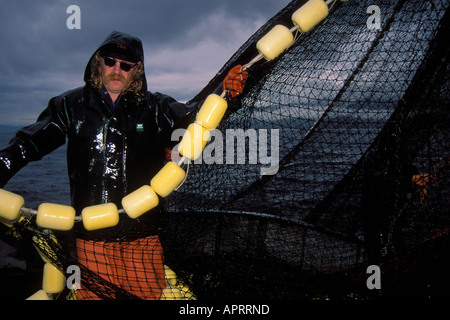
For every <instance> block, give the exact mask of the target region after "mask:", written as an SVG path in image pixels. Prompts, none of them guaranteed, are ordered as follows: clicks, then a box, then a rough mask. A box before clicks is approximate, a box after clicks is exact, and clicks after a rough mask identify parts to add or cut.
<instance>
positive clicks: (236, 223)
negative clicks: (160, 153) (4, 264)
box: [22, 0, 450, 300]
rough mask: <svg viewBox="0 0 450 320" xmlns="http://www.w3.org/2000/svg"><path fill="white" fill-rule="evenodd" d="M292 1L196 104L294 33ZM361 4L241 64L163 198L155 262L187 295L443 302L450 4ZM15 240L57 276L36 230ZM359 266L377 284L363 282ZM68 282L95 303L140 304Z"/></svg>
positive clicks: (48, 241) (91, 278) (96, 284)
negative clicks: (273, 35) (207, 131)
mask: <svg viewBox="0 0 450 320" xmlns="http://www.w3.org/2000/svg"><path fill="white" fill-rule="evenodd" d="M305 2H306V1H303V0H298V1H297V0H296V1H292V2H291V3H290V4H289V5H288V6H287V7H285V8H284V9H283V10H281V11H280V12H279V13H278V14H277V15H276V16H275V17H273V18H272V19H271V20H269V21H268V22H267V23H266V24H265V25H264V26H263V27H261V29H260V30H258V31H257V32H256V33H255V34H254V35H253V36H252V37H251V38H250V39H249V40H248V41H247V42H246V43H245V44H244V45H243V46H242V47H241V48H240V49H239V50H238V52H236V53H235V54H234V55H233V56H232V57H231V59H230V60H229V61H228V62H227V63H226V64H225V65H224V66H223V68H222V69H221V70H220V71H219V72H218V74H217V75H216V76H215V77H214V78H213V79H212V80H211V81H210V83H209V84H208V85H207V86H206V87H205V88H204V90H202V91H201V92H200V93H199V94H198V95H197V96H196V97H195V98H194V100H198V101H200V100H203V99H205V98H206V97H207V95H208V94H210V93H211V92H213V91H214V89H215V88H217V86H218V85H219V84H220V83H221V81H222V80H223V78H224V76H225V75H226V74H227V72H228V71H229V70H230V69H231V68H232V67H234V66H235V65H237V64H242V65H244V64H246V63H248V62H249V61H251V60H252V59H253V58H254V57H255V56H257V55H258V51H257V49H256V46H255V44H256V42H257V41H258V40H259V39H260V38H261V37H262V36H263V35H264V34H266V33H267V32H268V31H270V30H271V29H272V28H273V27H274V26H275V25H277V24H282V25H285V26H288V27H290V26H292V21H291V15H292V14H293V13H294V12H295V11H296V10H297V9H298V8H299V7H300V6H301V5H303V4H304V3H305ZM373 4H374V2H373V1H364V0H361V1H347V2H341V1H336V2H334V3H333V4H332V6H331V9H330V13H329V16H328V17H327V18H326V19H325V20H324V21H323V22H322V23H321V24H320V25H318V26H316V27H315V28H314V29H313V30H311V31H310V32H308V33H305V34H301V35H297V36H298V39H297V40H296V42H295V44H294V45H292V46H291V47H290V48H289V49H288V50H287V51H286V52H284V53H283V54H282V55H281V56H279V57H278V58H277V59H275V60H273V61H266V60H263V61H260V62H259V63H256V64H254V65H252V66H251V67H250V68H249V69H248V72H249V74H250V76H249V78H248V81H247V86H246V88H245V91H244V94H242V95H241V96H239V97H238V98H236V99H233V100H232V101H230V103H229V106H228V109H227V113H226V115H225V117H224V119H223V121H222V122H221V124H220V125H219V127H218V128H217V131H216V132H215V134H214V135H213V139H212V141H211V142H210V144H209V147H208V146H207V147H206V149H205V152H204V153H203V158H202V159H200V160H199V161H194V162H193V163H191V164H190V166H189V174H188V177H187V179H186V181H185V182H184V184H183V185H182V186H181V187H180V188H179V189H178V190H177V192H174V193H173V194H171V195H170V196H169V197H168V198H167V199H166V200H167V201H166V203H165V212H164V214H162V215H161V218H160V219H159V222H158V225H157V229H158V230H159V231H158V234H159V237H160V239H161V242H162V246H163V248H164V258H165V261H164V263H165V264H166V266H167V267H170V268H171V269H172V270H173V271H175V273H176V274H177V276H178V281H179V282H182V283H183V285H185V286H186V287H188V288H189V290H191V291H192V292H194V293H195V297H196V298H197V299H201V300H207V299H224V298H252V299H322V298H338V299H371V298H372V299H373V298H390V297H398V298H407V297H416V298H417V297H419V298H421V297H422V298H429V297H444V296H449V292H448V288H446V283H448V278H449V276H448V274H449V271H450V270H449V267H448V266H446V264H445V263H443V261H446V260H447V259H448V255H449V254H448V250H447V249H446V248H448V244H449V233H450V216H449V212H448V208H449V198H450V197H449V183H448V181H449V168H448V161H449V144H450V142H449V135H448V133H449V131H448V124H449V123H450V122H449V119H448V118H449V115H448V114H449V113H448V110H449V100H450V99H449V98H450V90H449V88H450V79H449V77H450V72H449V71H450V70H449V68H450V67H449V61H450V60H449V58H450V56H449V46H448V44H447V42H448V39H447V38H446V35H448V34H449V31H450V30H449V28H450V24H449V22H450V21H449V18H450V17H449V14H450V12H449V10H448V7H449V4H450V3H449V1H448V0H428V1H422V0H409V1H405V0H397V1H394V0H379V1H376V3H375V4H376V8H373V6H372V5H373ZM371 6H372V7H371ZM369 7H371V8H372V9H370V10H368V8H369ZM377 8H378V9H379V14H380V15H379V22H380V24H379V26H378V25H376V24H375V23H374V20H373V19H372V18H373V17H374V16H373V15H374V14H376V9H377ZM373 10H375V11H373ZM371 19H372V20H371ZM27 230H30V228H27V227H26V225H25V227H24V228H23V230H22V234H23V236H24V237H27V236H26V235H27V234H28V233H30V232H29V231H27ZM33 237H34V238H33ZM28 238H29V239H30V240H31V241H33V239H34V243H35V244H36V243H38V244H41V246H40V247H41V250H44V251H49V252H54V254H50V256H51V257H53V259H52V262H53V263H55V264H57V265H59V266H60V267H61V269H62V270H65V269H66V268H67V266H69V265H73V264H77V260H76V258H75V257H73V256H72V255H68V254H67V251H65V250H62V249H58V248H60V247H59V245H58V244H55V242H54V241H53V240H52V239H53V238H52V236H51V235H49V234H48V233H45V232H38V231H36V230H35V229H33V231H32V232H31V233H30V234H29V235H28ZM57 238H58V236H57ZM37 239H39V240H37ZM58 239H60V238H58ZM60 242H61V243H64V236H62V238H61V240H60ZM68 242H70V241H68ZM49 248H52V249H49ZM69 251H70V250H69ZM371 265H376V266H378V267H379V268H380V270H381V279H382V287H381V289H372V290H371V288H369V286H368V284H367V281H366V280H367V279H368V277H369V275H370V274H368V273H367V268H368V267H369V266H371ZM81 273H82V275H83V282H82V285H83V286H85V287H87V288H89V290H91V291H93V292H96V294H97V295H98V296H99V297H101V298H103V299H108V298H112V299H134V298H137V297H136V296H135V295H133V294H132V293H130V292H129V291H126V290H124V289H123V288H120V287H118V286H115V285H114V284H112V283H110V282H108V281H107V280H105V279H104V278H102V277H99V276H98V275H97V274H95V273H94V272H92V271H90V270H89V269H86V270H85V269H84V268H83V266H81Z"/></svg>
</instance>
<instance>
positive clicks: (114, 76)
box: [104, 74, 128, 85]
mask: <svg viewBox="0 0 450 320" xmlns="http://www.w3.org/2000/svg"><path fill="white" fill-rule="evenodd" d="M110 81H120V82H122V83H123V84H124V85H127V84H128V81H127V80H126V79H125V78H124V77H123V76H122V75H120V74H109V75H107V76H106V77H105V79H104V82H105V83H108V82H110Z"/></svg>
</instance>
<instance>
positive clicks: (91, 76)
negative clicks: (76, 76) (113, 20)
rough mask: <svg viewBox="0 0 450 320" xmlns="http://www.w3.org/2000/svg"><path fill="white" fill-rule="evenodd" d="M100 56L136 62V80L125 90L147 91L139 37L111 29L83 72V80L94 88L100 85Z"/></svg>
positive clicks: (142, 52) (138, 92)
mask: <svg viewBox="0 0 450 320" xmlns="http://www.w3.org/2000/svg"><path fill="white" fill-rule="evenodd" d="M101 57H110V58H114V59H119V60H125V61H128V62H131V63H133V64H134V63H135V64H137V66H138V72H137V73H136V81H134V82H132V83H131V84H130V86H129V87H128V89H127V91H133V92H134V93H136V94H140V93H143V92H145V91H147V81H146V77H145V72H144V50H143V47H142V42H141V40H140V39H139V38H136V37H133V36H130V35H128V34H125V33H121V32H118V31H113V32H112V33H111V34H110V35H109V36H108V37H107V38H106V39H105V41H103V43H102V44H101V45H100V46H99V47H98V49H97V50H96V51H95V52H94V54H93V55H92V57H91V59H90V60H89V62H88V64H87V66H86V70H85V73H84V81H85V82H86V83H88V84H90V85H92V86H93V87H95V88H98V87H101V85H102V83H101V79H100V78H101V76H100V74H99V59H100V58H101Z"/></svg>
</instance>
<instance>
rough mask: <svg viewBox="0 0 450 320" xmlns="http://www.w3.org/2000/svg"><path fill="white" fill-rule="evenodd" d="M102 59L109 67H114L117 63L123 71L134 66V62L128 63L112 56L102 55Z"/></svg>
mask: <svg viewBox="0 0 450 320" xmlns="http://www.w3.org/2000/svg"><path fill="white" fill-rule="evenodd" d="M103 60H104V62H105V65H106V66H107V67H110V68H112V67H114V66H115V65H116V63H119V65H120V69H122V70H123V71H125V72H128V71H130V70H131V69H132V68H134V67H135V66H136V63H135V64H130V63H126V62H122V61H118V60H116V59H114V58H110V57H103Z"/></svg>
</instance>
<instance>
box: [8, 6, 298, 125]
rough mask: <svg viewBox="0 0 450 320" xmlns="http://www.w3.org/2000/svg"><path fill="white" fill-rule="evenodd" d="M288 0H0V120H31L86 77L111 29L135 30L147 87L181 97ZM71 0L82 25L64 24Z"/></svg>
mask: <svg viewBox="0 0 450 320" xmlns="http://www.w3.org/2000/svg"><path fill="white" fill-rule="evenodd" d="M289 2H290V0H222V1H217V0H195V1H194V0H193V1H180V0H165V1H155V0H150V1H148V0H130V1H117V0H108V1H107V0H101V1H92V0H89V1H85V0H83V1H81V0H80V1H75V0H59V1H57V0H54V1H26V2H23V1H17V0H2V2H1V3H0V41H1V49H0V50H1V51H0V71H1V72H0V124H3V125H27V124H30V123H32V122H34V121H35V120H36V118H37V116H38V115H39V113H40V112H41V111H42V110H43V109H44V108H45V106H46V105H47V103H48V100H49V99H50V98H51V97H53V96H56V95H59V94H61V93H63V92H65V91H67V90H70V89H73V88H76V87H80V86H82V85H84V82H83V73H84V69H85V66H86V63H87V61H88V59H89V58H90V56H91V55H92V53H93V52H94V51H95V49H96V48H97V47H98V45H99V44H100V43H101V42H102V41H103V40H104V38H106V36H107V35H108V34H109V33H110V32H111V31H113V30H117V31H121V32H126V33H129V34H131V35H134V36H137V37H139V38H141V40H142V41H143V44H144V51H145V69H146V73H147V81H148V84H149V90H150V91H159V92H163V93H166V94H169V95H171V96H173V97H174V98H175V99H177V100H180V101H185V100H188V99H190V98H192V97H193V96H195V94H196V93H198V92H199V91H200V90H201V89H202V88H203V87H204V86H205V85H206V84H207V83H208V82H209V80H210V79H211V78H212V77H213V76H214V75H215V74H216V73H217V72H218V71H219V69H220V68H221V67H222V66H223V65H224V64H225V62H226V61H227V60H228V59H229V58H230V57H231V56H232V54H233V53H234V52H236V50H238V49H239V47H240V46H241V45H242V44H243V43H244V42H245V41H246V40H247V39H248V38H249V37H250V36H251V35H252V34H253V33H254V32H255V31H256V30H257V29H258V28H259V27H261V26H262V25H263V24H264V23H265V22H266V21H267V20H268V19H270V18H271V17H272V16H273V15H275V14H276V13H277V12H278V11H279V10H281V9H282V8H284V7H285V6H286V5H287V4H288V3H289ZM70 5H76V6H78V7H79V8H80V18H81V20H80V26H81V29H69V28H68V27H67V25H66V22H67V19H68V18H70V17H71V13H67V12H66V11H67V8H68V7H69V6H70Z"/></svg>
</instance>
